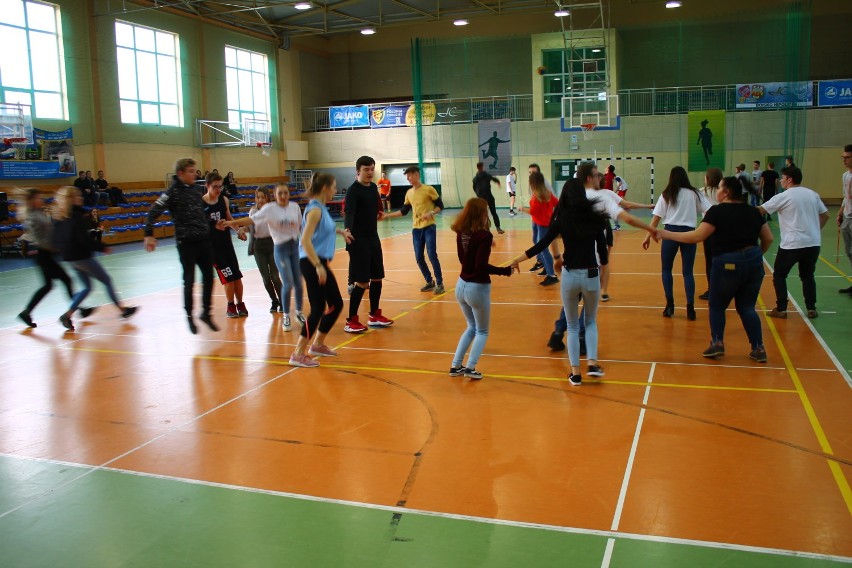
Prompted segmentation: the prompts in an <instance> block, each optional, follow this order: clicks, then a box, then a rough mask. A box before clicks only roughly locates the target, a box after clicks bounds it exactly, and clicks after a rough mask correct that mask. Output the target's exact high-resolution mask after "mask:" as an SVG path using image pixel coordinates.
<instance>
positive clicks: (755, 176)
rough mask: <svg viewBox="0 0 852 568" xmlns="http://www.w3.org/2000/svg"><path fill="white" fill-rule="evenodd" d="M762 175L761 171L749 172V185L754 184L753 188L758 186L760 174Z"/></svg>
mask: <svg viewBox="0 0 852 568" xmlns="http://www.w3.org/2000/svg"><path fill="white" fill-rule="evenodd" d="M762 173H763V170H751V183H753V184H754V187H758V186H760V174H762Z"/></svg>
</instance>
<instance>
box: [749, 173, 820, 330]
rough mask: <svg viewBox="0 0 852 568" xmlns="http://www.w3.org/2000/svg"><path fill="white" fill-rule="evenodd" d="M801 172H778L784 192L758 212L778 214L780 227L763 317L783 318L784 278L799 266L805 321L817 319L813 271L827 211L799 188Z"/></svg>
mask: <svg viewBox="0 0 852 568" xmlns="http://www.w3.org/2000/svg"><path fill="white" fill-rule="evenodd" d="M801 183H802V170H800V169H799V168H797V167H795V166H791V167H786V168H784V169H782V170H781V187H783V188H784V189H785V191H784V192H783V193H779V194H778V195H776V196H775V197H773V198H772V199H770V200H769V201H767V202H766V203H764V204H763V205H761V206H760V207H759V208H758V209H760V212H761V213H763V214H764V215H771V214H772V213H775V212H776V211H777V212H778V222H779V223H780V225H781V245H780V246H779V247H778V255H777V256H776V257H775V265H774V266H773V275H772V284H773V285H774V286H775V307H774V308H773V309H772V311H770V312H769V313H768V314H767V315H768V316H769V317H772V318H781V319H786V317H787V275H788V274H790V270H792V268H793V265H795V264H798V265H799V279H801V281H802V294H803V295H804V296H805V307H806V308H807V311H808V317H809V318H815V317H817V316H818V314H817V309H816V280H815V279H814V272H815V271H816V263H817V260H818V259H819V250H820V245H821V235H820V230H821V229H822V227H823V226H824V225H825V224H826V222H827V221H828V208H827V207H826V206H825V204H824V203H823V202H822V200H821V199H820V197H819V195H817V193H816V192H815V191H813V190H812V189H808V188H807V187H803V186H802V185H800V184H801Z"/></svg>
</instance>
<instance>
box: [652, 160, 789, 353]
mask: <svg viewBox="0 0 852 568" xmlns="http://www.w3.org/2000/svg"><path fill="white" fill-rule="evenodd" d="M746 185H750V182H749V181H748V180H744V179H742V178H737V177H735V176H731V177H725V178H722V181H721V183H720V184H719V190H718V191H717V192H716V198H717V200H718V202H719V204H718V205H714V206H713V207H711V208H710V209H709V210H708V211H707V213H706V214H705V215H704V219H703V220H702V221H701V224H700V225H698V228H697V229H695V230H693V231H688V232H685V233H678V232H672V231H667V230H663V231H660V232H659V233H658V234H659V236H660V238H662V239H665V240H673V241H678V242H681V243H698V242H701V241H703V240H705V239H706V238H707V237H709V236H710V235H712V236H713V243H712V248H713V267H712V269H711V272H710V303H709V305H710V346H709V347H708V348H707V349H706V350H704V353H702V355H703V356H704V357H707V358H709V359H715V358H716V357H720V356H722V355H724V354H725V310H727V309H728V306H729V305H730V303H731V300H733V301H734V302H735V304H736V307H737V313H738V314H739V316H740V320H741V321H742V324H743V327H744V328H745V331H746V334H747V335H748V340H749V343H750V344H751V352H750V353H749V358H751V359H752V360H754V361H757V362H758V363H766V349H765V348H764V346H763V332H762V330H761V328H760V317H759V316H758V315H757V311H756V310H755V307H754V305H755V303H756V302H757V295H758V293H759V292H760V285H761V283H762V282H763V253H765V252H766V250H767V249H768V248H769V245H770V244H772V233H771V232H770V231H769V226H768V225H767V224H766V219H765V218H764V217H763V215H762V214H761V212H760V211H759V210H758V209H757V208H756V207H752V206H751V205H749V204H748V203H746V198H747V196H748V189H747V188H746V187H745V186H746ZM758 241H759V242H760V246H758Z"/></svg>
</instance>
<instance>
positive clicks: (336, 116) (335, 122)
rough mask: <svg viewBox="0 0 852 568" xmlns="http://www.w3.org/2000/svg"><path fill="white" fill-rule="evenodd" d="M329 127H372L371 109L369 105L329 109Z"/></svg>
mask: <svg viewBox="0 0 852 568" xmlns="http://www.w3.org/2000/svg"><path fill="white" fill-rule="evenodd" d="M328 126H329V128H360V127H364V126H370V107H368V106H367V105H355V106H351V105H350V106H336V107H329V109H328Z"/></svg>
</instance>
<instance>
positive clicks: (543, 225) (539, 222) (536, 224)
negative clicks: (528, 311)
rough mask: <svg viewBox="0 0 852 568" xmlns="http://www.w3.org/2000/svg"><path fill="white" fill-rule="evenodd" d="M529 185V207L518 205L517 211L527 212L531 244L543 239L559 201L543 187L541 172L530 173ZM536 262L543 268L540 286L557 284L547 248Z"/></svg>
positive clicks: (551, 256)
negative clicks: (530, 223)
mask: <svg viewBox="0 0 852 568" xmlns="http://www.w3.org/2000/svg"><path fill="white" fill-rule="evenodd" d="M529 183H530V191H531V193H532V196H531V197H530V206H529V208H526V207H524V206H523V205H520V206H519V207H518V210H519V211H522V212H523V211H527V212H529V214H530V217H532V222H533V242H535V243H538V241H540V240H541V239H542V238H544V235H545V234H546V233H547V230H548V228H549V227H550V218H551V217H553V211H554V210H555V209H556V205H557V204H558V203H559V200H558V199H557V198H556V196H555V195H553V192H551V191H550V190H549V189H547V186H546V185H544V176H543V175H541V172H533V173H531V174H530V179H529ZM538 260H539V261H540V262H541V263H542V265H543V266H544V269H543V270H542V273H543V274H544V275H545V277H544V280H542V281H541V283H540V285H541V286H550V285H552V284H556V283H558V282H559V278H557V277H556V271H555V270H554V269H553V255H552V254H551V253H550V251H549V250H548V249H547V248H545V249H544V250H543V251H541V254H539V255H538Z"/></svg>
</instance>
